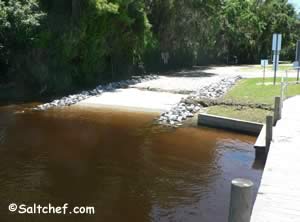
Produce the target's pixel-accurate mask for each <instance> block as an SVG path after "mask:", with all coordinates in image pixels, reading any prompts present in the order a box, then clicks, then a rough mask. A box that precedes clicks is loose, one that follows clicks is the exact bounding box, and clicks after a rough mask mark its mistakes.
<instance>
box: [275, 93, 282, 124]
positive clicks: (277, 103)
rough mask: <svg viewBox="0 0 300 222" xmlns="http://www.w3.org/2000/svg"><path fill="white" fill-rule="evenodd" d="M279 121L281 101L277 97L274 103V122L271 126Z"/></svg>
mask: <svg viewBox="0 0 300 222" xmlns="http://www.w3.org/2000/svg"><path fill="white" fill-rule="evenodd" d="M280 119H281V99H280V97H279V96H276V97H275V103H274V122H273V126H275V125H276V123H277V121H278V120H280Z"/></svg>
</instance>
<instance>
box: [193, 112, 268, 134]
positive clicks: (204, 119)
mask: <svg viewBox="0 0 300 222" xmlns="http://www.w3.org/2000/svg"><path fill="white" fill-rule="evenodd" d="M198 125H203V126H209V127H214V128H220V129H226V130H232V131H237V132H241V133H247V134H251V135H259V133H260V131H261V130H262V128H263V124H260V123H256V122H250V121H243V120H239V119H233V118H227V117H221V116H215V115H209V114H199V115H198Z"/></svg>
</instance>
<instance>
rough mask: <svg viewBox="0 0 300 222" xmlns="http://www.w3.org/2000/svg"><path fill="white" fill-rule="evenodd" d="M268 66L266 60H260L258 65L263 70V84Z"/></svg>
mask: <svg viewBox="0 0 300 222" xmlns="http://www.w3.org/2000/svg"><path fill="white" fill-rule="evenodd" d="M268 64H269V61H268V60H267V59H262V60H260V65H261V66H262V67H263V68H264V72H263V84H265V77H266V66H267V65H268Z"/></svg>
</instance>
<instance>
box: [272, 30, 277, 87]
mask: <svg viewBox="0 0 300 222" xmlns="http://www.w3.org/2000/svg"><path fill="white" fill-rule="evenodd" d="M275 44H276V46H275V47H276V48H275V52H274V53H275V58H274V63H275V67H274V81H273V84H274V86H275V84H276V72H277V51H278V34H276V41H275Z"/></svg>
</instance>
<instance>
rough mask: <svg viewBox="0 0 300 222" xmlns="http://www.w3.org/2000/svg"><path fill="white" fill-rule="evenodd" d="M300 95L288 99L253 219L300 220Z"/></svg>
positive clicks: (256, 221)
mask: <svg viewBox="0 0 300 222" xmlns="http://www.w3.org/2000/svg"><path fill="white" fill-rule="evenodd" d="M299 138H300V96H295V97H293V98H290V99H288V100H286V101H285V102H284V105H283V110H282V119H281V120H279V121H278V122H277V124H276V127H275V128H274V132H273V140H272V142H271V146H270V149H269V155H268V157H267V161H266V165H265V170H264V173H263V176H262V180H261V185H260V187H259V190H258V194H257V198H256V201H255V204H254V208H253V211H252V217H251V222H274V221H277V222H298V221H300V180H299V172H300V161H299V160H300V139H299Z"/></svg>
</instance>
